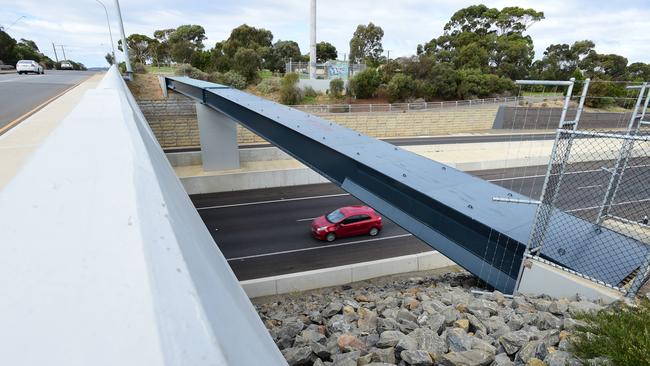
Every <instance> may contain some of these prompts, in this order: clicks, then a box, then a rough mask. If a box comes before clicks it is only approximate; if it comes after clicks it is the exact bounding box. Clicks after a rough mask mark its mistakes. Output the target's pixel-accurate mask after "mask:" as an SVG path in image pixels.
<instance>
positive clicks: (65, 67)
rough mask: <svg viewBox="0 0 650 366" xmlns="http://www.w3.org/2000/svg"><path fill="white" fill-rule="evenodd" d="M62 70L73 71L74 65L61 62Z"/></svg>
mask: <svg viewBox="0 0 650 366" xmlns="http://www.w3.org/2000/svg"><path fill="white" fill-rule="evenodd" d="M61 70H72V64H71V63H69V62H68V61H61Z"/></svg>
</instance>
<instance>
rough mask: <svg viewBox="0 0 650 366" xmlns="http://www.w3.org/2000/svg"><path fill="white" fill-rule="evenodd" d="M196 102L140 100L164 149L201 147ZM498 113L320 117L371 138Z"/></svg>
mask: <svg viewBox="0 0 650 366" xmlns="http://www.w3.org/2000/svg"><path fill="white" fill-rule="evenodd" d="M194 103H195V102H194V101H193V100H191V99H189V98H187V97H184V96H182V95H179V94H178V93H173V92H170V93H169V97H168V98H167V99H161V100H139V101H138V104H139V105H140V109H141V110H142V113H143V114H144V115H145V117H146V118H147V121H149V124H150V126H151V129H152V130H153V132H154V134H155V135H156V137H157V138H158V141H159V142H160V144H161V146H162V147H163V148H175V147H190V146H199V145H200V144H199V130H198V124H197V121H196V108H195V105H194ZM497 111H498V106H497V105H487V106H476V107H458V108H443V109H439V110H427V111H412V112H377V113H324V114H319V116H320V117H323V118H325V119H328V120H331V121H334V122H336V123H338V124H341V125H343V126H346V127H348V128H351V129H353V130H355V131H359V132H361V133H363V134H366V135H369V136H372V137H410V136H432V135H444V134H448V133H462V132H473V131H485V130H489V129H491V128H492V125H493V124H494V120H495V117H496V114H497ZM237 141H238V143H239V144H252V143H262V142H265V141H264V139H262V138H261V137H259V136H257V135H255V134H254V133H252V132H250V131H249V130H247V129H245V128H243V127H241V126H237Z"/></svg>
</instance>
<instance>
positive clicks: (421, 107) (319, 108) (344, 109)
mask: <svg viewBox="0 0 650 366" xmlns="http://www.w3.org/2000/svg"><path fill="white" fill-rule="evenodd" d="M523 99H524V97H504V98H487V99H471V100H455V101H446V102H414V103H390V104H303V105H292V106H291V107H292V108H296V109H299V110H301V111H303V112H307V113H375V112H411V111H428V110H439V109H443V108H458V107H478V106H484V105H492V104H504V103H515V102H517V101H518V100H523Z"/></svg>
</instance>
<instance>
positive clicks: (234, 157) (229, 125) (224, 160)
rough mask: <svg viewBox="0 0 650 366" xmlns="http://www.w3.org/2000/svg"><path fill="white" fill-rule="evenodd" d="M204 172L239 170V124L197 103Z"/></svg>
mask: <svg viewBox="0 0 650 366" xmlns="http://www.w3.org/2000/svg"><path fill="white" fill-rule="evenodd" d="M196 117H197V119H198V122H199V138H200V141H201V158H202V159H203V170H204V171H214V170H227V169H238V168H239V150H238V149H237V124H236V123H235V121H233V120H232V119H230V117H228V116H226V115H225V114H223V113H221V112H218V111H216V110H214V109H212V108H210V107H208V106H205V105H203V104H201V103H196Z"/></svg>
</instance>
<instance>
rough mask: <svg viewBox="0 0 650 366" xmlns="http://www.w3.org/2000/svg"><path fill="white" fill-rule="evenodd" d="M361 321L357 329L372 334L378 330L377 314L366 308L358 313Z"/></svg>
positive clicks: (358, 322) (358, 321)
mask: <svg viewBox="0 0 650 366" xmlns="http://www.w3.org/2000/svg"><path fill="white" fill-rule="evenodd" d="M357 312H358V314H359V320H357V327H358V328H359V330H360V331H362V332H367V333H372V332H374V331H376V330H377V313H376V312H374V311H372V310H368V309H366V308H360V309H359V310H358V311H357Z"/></svg>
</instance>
